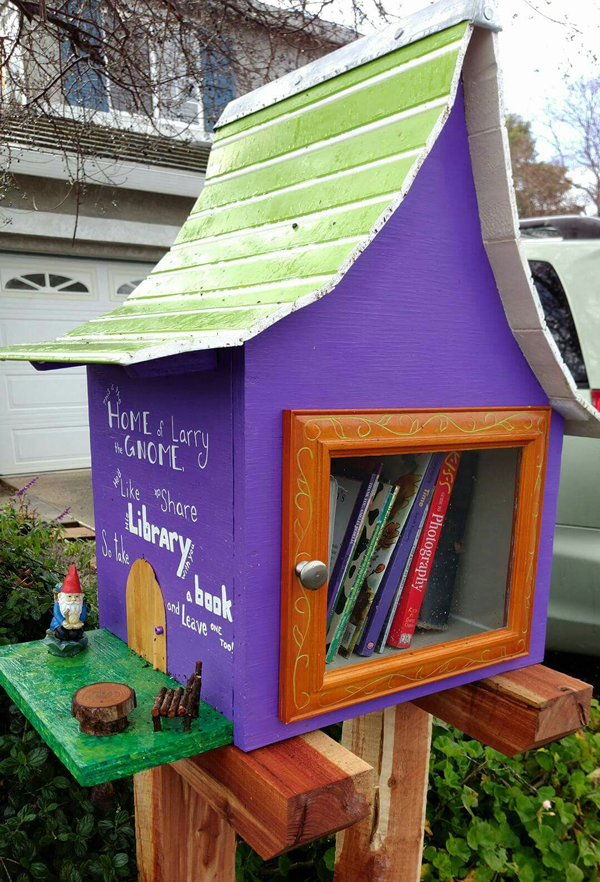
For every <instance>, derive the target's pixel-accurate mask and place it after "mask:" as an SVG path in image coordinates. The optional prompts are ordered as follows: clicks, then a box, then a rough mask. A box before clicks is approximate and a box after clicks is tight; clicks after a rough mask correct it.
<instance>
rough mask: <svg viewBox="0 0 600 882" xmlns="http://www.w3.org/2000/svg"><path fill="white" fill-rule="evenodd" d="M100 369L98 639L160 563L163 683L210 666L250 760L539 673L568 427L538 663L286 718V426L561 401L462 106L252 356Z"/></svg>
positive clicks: (217, 702)
mask: <svg viewBox="0 0 600 882" xmlns="http://www.w3.org/2000/svg"><path fill="white" fill-rule="evenodd" d="M171 366H172V371H173V372H172V371H171ZM399 366H400V367H399ZM180 371H183V372H180ZM88 373H89V409H90V423H91V439H92V466H93V483H94V507H95V512H96V530H97V537H98V584H99V603H100V617H101V626H102V627H105V628H108V629H109V630H110V631H112V632H113V633H115V634H116V635H118V636H119V637H121V638H122V639H124V640H126V639H127V625H126V611H125V585H126V580H127V575H128V573H129V569H130V566H131V564H132V563H133V561H134V560H136V559H137V558H140V557H144V558H146V559H147V560H148V561H149V562H150V563H151V565H152V567H153V568H154V570H155V573H156V576H157V579H158V582H159V584H160V586H161V589H162V592H163V596H164V601H165V605H166V610H167V617H166V618H167V653H168V668H169V672H170V673H171V674H172V675H173V676H175V677H176V678H178V679H179V680H181V681H184V679H185V678H186V677H187V675H188V674H189V673H190V671H191V670H192V668H193V666H194V663H195V661H196V660H197V659H201V660H202V661H203V664H204V678H203V699H204V700H205V701H207V702H208V703H209V704H211V705H213V706H214V707H215V708H217V709H218V710H219V711H221V712H222V713H224V714H225V715H226V716H227V717H229V718H231V719H233V721H234V726H235V743H236V744H237V745H239V746H240V747H241V748H242V749H244V750H249V749H253V748H256V747H259V746H261V745H264V744H268V743H270V742H274V741H278V740H280V739H282V738H288V737H290V736H292V735H295V734H297V733H299V732H305V731H308V730H310V729H315V728H317V727H321V726H324V725H327V724H330V723H334V722H337V721H339V720H343V719H346V718H348V717H352V716H357V715H359V714H363V713H367V712H369V711H373V710H376V709H378V708H379V707H382V706H385V705H386V704H393V703H396V702H402V701H409V700H411V699H413V698H417V697H419V696H422V695H426V694H429V693H431V692H434V691H436V690H439V689H446V688H449V687H452V686H457V685H460V684H463V683H468V682H470V681H472V680H476V679H481V677H483V676H488V675H490V674H495V673H500V672H502V671H506V670H510V669H512V668H516V667H522V666H523V665H528V664H533V663H536V662H539V661H541V660H542V657H543V651H544V629H545V618H546V608H547V601H548V587H549V578H550V565H551V555H552V538H553V530H554V518H555V508H556V498H557V490H558V479H559V465H560V453H561V444H562V435H563V420H562V418H561V417H560V416H559V415H558V414H557V413H554V414H553V418H552V427H551V437H550V445H549V455H548V468H547V474H546V485H545V501H544V507H543V518H542V524H541V537H540V552H539V563H538V572H537V585H536V594H535V608H534V621H533V632H532V640H531V651H530V654H529V656H528V657H527V658H526V659H519V660H518V661H513V662H507V663H503V664H496V665H494V666H492V667H490V668H489V669H485V670H484V671H481V670H479V671H477V672H473V673H466V674H461V675H460V676H454V677H451V678H449V679H447V680H445V681H443V682H442V683H437V684H430V685H425V686H417V687H415V688H414V689H411V690H408V691H404V692H402V693H399V694H397V695H394V696H392V697H391V698H390V697H388V698H386V699H382V700H373V701H370V702H362V703H360V704H357V705H355V706H354V707H352V708H349V709H345V710H343V711H339V712H336V713H327V714H323V716H322V717H316V718H313V719H310V720H308V721H304V722H302V723H296V724H291V725H284V724H283V723H282V722H281V721H280V720H279V717H278V710H277V708H278V688H279V687H278V666H279V627H280V615H279V611H280V590H281V589H280V566H281V550H280V543H281V509H282V490H281V483H282V474H281V470H282V411H283V410H284V409H287V408H292V409H294V408H310V409H312V408H323V409H334V408H426V407H440V408H441V407H444V408H447V407H489V406H496V407H497V406H520V405H536V406H537V405H547V404H548V401H549V399H548V396H547V395H546V394H545V392H544V391H543V389H542V388H541V386H540V384H539V382H538V380H537V379H536V376H535V374H534V372H533V370H532V369H531V368H530V367H529V365H528V363H527V361H526V360H525V358H524V356H523V354H522V352H521V350H520V349H519V346H518V345H517V342H516V340H515V338H514V336H513V334H512V332H511V329H510V327H509V325H508V322H507V319H506V316H505V313H504V310H503V306H502V302H501V299H500V297H499V294H498V289H497V286H496V281H495V279H494V276H493V274H492V271H491V268H490V264H489V261H488V257H487V255H486V250H485V248H484V245H483V241H482V235H481V229H480V220H479V214H478V206H477V200H476V193H475V187H474V182H473V174H472V168H471V163H470V158H469V146H468V142H467V133H466V126H465V118H464V109H463V105H462V102H461V100H460V96H459V100H457V103H456V105H455V108H454V110H453V111H452V115H451V117H450V119H449V121H448V122H447V124H446V126H445V128H444V130H443V132H442V133H441V135H440V136H439V138H438V141H437V143H436V144H435V146H434V148H433V150H432V152H431V153H430V155H429V157H428V158H427V159H426V161H425V164H424V167H423V169H422V170H421V172H420V173H419V175H418V177H417V179H416V181H415V182H414V184H413V186H412V188H411V190H410V192H409V193H408V195H407V197H406V199H405V201H404V204H403V206H402V210H401V211H398V212H397V213H396V214H394V215H393V216H392V218H391V219H390V221H389V222H388V223H387V224H386V225H385V226H384V227H383V229H382V230H381V232H380V233H379V234H378V235H377V237H376V238H375V239H374V241H373V242H372V243H371V245H370V246H369V247H368V248H367V249H366V251H365V252H364V253H363V254H362V255H361V256H360V257H359V258H358V259H357V260H356V262H355V263H354V265H353V266H352V267H351V269H350V270H349V271H348V273H347V275H346V276H345V277H344V279H343V280H342V282H341V283H340V284H339V286H338V287H337V289H336V291H335V292H334V293H333V294H332V295H330V296H328V297H325V298H324V299H322V300H320V301H318V302H316V303H314V304H313V305H311V306H309V307H307V308H305V309H302V310H300V311H298V312H295V313H292V314H291V315H289V316H288V317H286V318H284V319H283V320H282V321H280V322H278V323H277V324H276V325H274V326H272V327H271V328H269V329H268V330H266V331H264V332H263V333H261V334H260V335H259V336H257V337H254V338H253V339H251V340H250V341H248V342H247V343H245V345H244V346H243V347H236V348H232V349H222V350H218V351H217V353H216V354H215V355H214V356H212V355H210V354H208V355H207V354H206V353H197V354H196V355H193V354H192V355H189V356H187V357H186V362H185V363H184V364H183V365H182V363H181V358H179V359H178V357H174V358H173V359H172V360H170V361H169V360H167V361H166V364H165V366H164V373H162V375H161V371H160V370H158V371H157V372H156V373H153V375H151V376H150V375H148V376H131V375H130V373H128V372H127V371H126V370H125V369H123V368H117V367H104V366H98V367H96V366H93V367H90V368H89V369H88ZM138 373H143V370H140V371H139V372H138Z"/></svg>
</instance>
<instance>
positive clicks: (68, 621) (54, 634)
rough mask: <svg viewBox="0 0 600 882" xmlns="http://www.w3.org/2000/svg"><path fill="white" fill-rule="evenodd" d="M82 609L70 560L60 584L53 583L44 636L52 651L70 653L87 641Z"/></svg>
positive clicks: (52, 652) (79, 590)
mask: <svg viewBox="0 0 600 882" xmlns="http://www.w3.org/2000/svg"><path fill="white" fill-rule="evenodd" d="M86 613H87V608H86V605H85V603H84V602H83V593H82V591H81V585H80V583H79V575H78V573H77V567H76V566H75V564H72V565H71V567H70V568H69V572H68V573H67V576H66V579H65V581H64V582H63V583H62V586H61V585H57V586H56V592H55V599H54V610H53V615H52V621H51V622H50V629H49V630H48V631H46V638H45V640H44V643H45V644H46V646H47V647H48V651H49V652H50V653H51V654H52V655H62V656H65V655H66V656H72V655H77V653H79V652H81V650H82V649H85V647H86V646H87V645H88V640H87V637H86V636H85V634H84V633H83V623H84V622H85V616H86Z"/></svg>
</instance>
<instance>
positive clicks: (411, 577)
mask: <svg viewBox="0 0 600 882" xmlns="http://www.w3.org/2000/svg"><path fill="white" fill-rule="evenodd" d="M459 462H460V453H456V452H454V453H448V454H446V456H445V457H444V462H443V463H442V467H441V469H440V474H439V477H438V479H437V483H436V485H435V491H434V493H433V497H432V499H431V505H430V507H429V512H428V514H427V518H426V520H425V525H424V527H423V531H422V533H421V538H420V539H419V546H418V548H417V551H416V554H415V557H414V559H413V562H412V564H411V567H410V572H409V574H408V578H407V580H406V587H405V589H404V591H403V592H402V597H401V599H400V603H399V604H398V609H397V610H396V615H395V616H394V620H393V622H392V627H391V628H390V633H389V635H388V639H387V644H388V646H395V647H396V648H401V647H404V648H406V647H408V646H410V644H411V641H412V637H413V634H414V633H415V628H416V626H417V619H418V616H419V610H420V609H421V603H422V601H423V594H424V593H425V589H426V588H427V580H428V579H429V573H430V572H431V566H432V564H433V558H434V555H435V551H436V548H437V546H438V542H439V541H440V533H441V531H442V527H443V526H444V518H445V517H446V511H447V510H448V503H449V501H450V496H451V495H452V490H453V487H454V482H455V480H456V472H457V470H458V464H459Z"/></svg>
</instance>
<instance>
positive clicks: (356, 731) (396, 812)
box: [334, 703, 431, 882]
mask: <svg viewBox="0 0 600 882" xmlns="http://www.w3.org/2000/svg"><path fill="white" fill-rule="evenodd" d="M342 743H343V744H344V746H345V747H347V748H348V750H351V751H352V753H355V754H358V755H359V756H361V757H362V758H363V759H364V760H366V761H367V762H368V763H371V764H372V765H373V766H374V768H375V785H374V799H373V803H372V807H371V811H370V813H369V815H368V816H367V817H366V818H365V819H364V820H362V821H361V822H360V823H358V824H355V825H354V826H353V827H350V828H349V829H347V830H344V832H343V833H341V834H339V835H338V837H337V848H336V858H335V872H334V880H335V882H366V880H368V882H418V880H419V879H420V878H421V853H422V850H423V835H424V825H425V809H426V805H427V780H428V774H429V751H430V745H431V716H430V715H429V714H428V713H425V712H424V711H422V710H420V709H419V708H417V707H415V706H414V704H411V703H406V704H401V705H398V706H397V707H390V708H386V710H383V711H376V712H375V713H372V714H368V715H367V716H364V717H357V718H356V719H354V720H348V721H347V722H346V723H344V729H343V739H342Z"/></svg>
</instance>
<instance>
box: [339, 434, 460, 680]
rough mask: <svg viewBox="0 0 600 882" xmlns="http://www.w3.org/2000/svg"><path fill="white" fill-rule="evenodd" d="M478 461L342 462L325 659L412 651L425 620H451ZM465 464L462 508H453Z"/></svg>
mask: <svg viewBox="0 0 600 882" xmlns="http://www.w3.org/2000/svg"><path fill="white" fill-rule="evenodd" d="M461 458H462V459H463V463H462V466H461ZM476 458H477V454H470V453H467V454H462V455H461V453H458V452H456V451H452V452H449V453H417V454H406V455H402V456H388V457H385V460H382V461H381V462H378V463H375V464H374V460H372V459H371V460H363V461H361V462H360V463H357V462H356V461H355V462H354V463H353V464H351V465H350V466H349V465H348V463H347V462H346V463H345V464H344V462H343V461H338V463H340V465H339V466H338V469H339V471H338V473H336V474H335V475H332V477H331V487H330V490H331V493H330V522H329V565H330V573H331V577H330V580H329V585H328V595H327V638H326V643H327V647H326V660H327V663H330V662H332V661H333V660H334V659H335V657H336V656H337V655H338V653H339V654H340V655H342V656H345V657H348V656H350V655H351V654H352V653H355V654H357V655H359V656H363V657H368V656H370V655H372V654H373V653H374V652H383V650H384V649H385V647H386V646H392V647H396V648H398V649H402V648H407V647H409V646H410V645H411V641H412V638H413V635H414V633H415V628H416V627H417V625H418V627H420V628H436V629H442V630H443V629H445V628H446V627H447V626H448V620H449V616H450V606H451V601H452V591H453V586H454V581H455V577H456V570H457V566H458V550H457V549H458V548H459V542H460V539H461V538H462V535H463V533H464V528H465V524H466V518H467V513H468V506H469V501H470V498H471V495H472V492H473V485H474V479H475V469H476ZM459 466H461V469H460V476H461V477H460V479H459V482H460V484H461V490H460V493H458V492H457V494H456V495H457V497H458V496H460V504H457V505H455V506H453V508H452V509H451V510H450V511H449V503H450V499H451V497H452V493H453V490H454V489H455V486H456V485H457V475H458V474H459ZM442 527H444V528H445V529H444V531H442ZM440 537H442V539H441V541H440ZM438 548H439V554H436V552H437V551H438ZM425 589H427V594H426V590H425ZM425 597H427V603H425V604H424V598H425Z"/></svg>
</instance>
